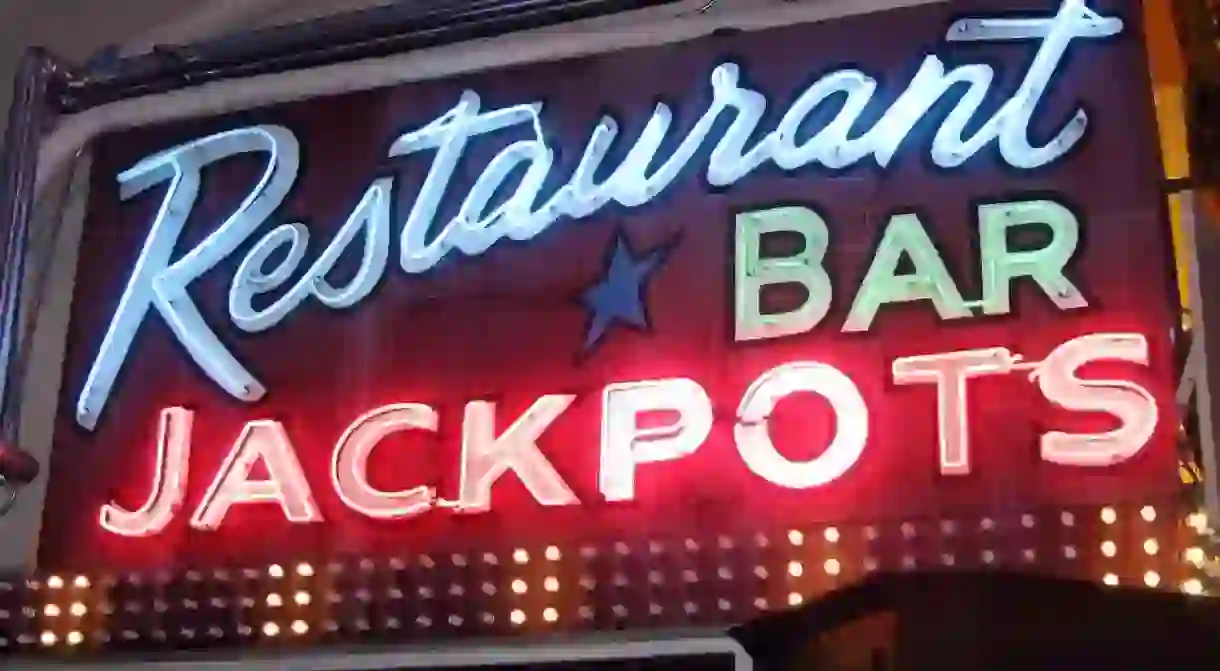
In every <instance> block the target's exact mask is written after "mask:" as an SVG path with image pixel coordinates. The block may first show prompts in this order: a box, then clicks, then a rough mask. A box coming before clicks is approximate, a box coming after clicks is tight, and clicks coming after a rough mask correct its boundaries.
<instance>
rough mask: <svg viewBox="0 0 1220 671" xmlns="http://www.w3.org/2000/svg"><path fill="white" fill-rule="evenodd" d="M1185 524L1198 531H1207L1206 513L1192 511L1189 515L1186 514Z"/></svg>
mask: <svg viewBox="0 0 1220 671" xmlns="http://www.w3.org/2000/svg"><path fill="white" fill-rule="evenodd" d="M1186 524H1188V525H1189V526H1190V528H1192V529H1194V530H1195V531H1198V532H1199V533H1203V532H1204V531H1207V513H1193V514H1191V515H1187V517H1186Z"/></svg>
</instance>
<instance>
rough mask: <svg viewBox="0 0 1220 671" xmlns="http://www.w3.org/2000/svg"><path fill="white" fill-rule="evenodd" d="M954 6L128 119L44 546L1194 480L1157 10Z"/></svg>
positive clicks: (434, 535) (379, 537)
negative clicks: (244, 108)
mask: <svg viewBox="0 0 1220 671" xmlns="http://www.w3.org/2000/svg"><path fill="white" fill-rule="evenodd" d="M951 4H952V6H951V7H949V6H946V5H944V4H941V3H937V4H934V5H928V6H922V7H916V8H909V9H902V10H895V11H893V12H887V13H885V14H877V15H867V16H858V17H852V18H846V19H842V20H838V21H835V22H833V23H819V24H808V25H796V26H791V27H784V28H778V29H771V30H767V31H762V32H750V33H739V34H735V35H731V36H715V37H707V38H702V39H698V40H693V41H689V42H683V43H677V44H669V45H664V46H657V47H652V48H646V49H635V50H629V51H623V52H617V53H611V54H605V55H600V56H596V57H588V58H582V59H576V60H567V61H560V62H551V63H539V64H533V65H528V66H523V67H516V68H512V69H503V70H496V71H490V72H484V73H478V74H471V75H466V76H461V77H455V78H452V79H447V80H443V81H433V82H424V83H416V84H408V85H403V86H400V87H397V88H393V89H384V90H377V91H371V92H367V93H360V94H352V95H345V96H339V97H331V98H324V99H317V100H310V101H308V102H302V103H294V104H288V105H282V106H277V107H270V108H266V109H259V110H255V111H251V112H248V113H242V114H240V115H234V116H231V117H223V118H209V119H202V120H193V121H190V122H185V123H180V124H174V125H167V126H162V127H154V128H141V129H135V130H131V131H124V132H122V133H116V134H113V135H110V136H107V137H105V138H102V139H101V140H100V141H99V142H98V143H97V147H96V152H97V153H96V160H95V162H94V171H95V173H94V180H93V189H92V195H91V201H90V210H89V219H88V222H87V227H86V231H85V234H84V240H83V241H82V246H81V260H80V268H79V274H78V277H77V283H76V296H75V301H74V305H73V313H72V325H71V333H70V342H69V348H68V354H67V359H66V363H65V377H64V383H63V391H62V404H61V411H60V416H59V420H58V429H57V432H56V448H55V453H54V463H53V465H52V480H51V489H50V493H49V499H48V503H47V506H46V511H47V517H46V520H47V521H46V524H45V525H44V532H43V534H44V537H43V542H42V556H43V561H44V562H45V564H46V565H48V566H51V567H91V568H92V567H98V566H108V567H159V566H172V565H176V566H182V565H189V566H209V565H216V564H227V563H231V562H237V563H247V562H269V561H274V560H282V559H285V558H307V557H316V556H329V555H332V554H336V553H360V554H363V555H381V554H393V553H399V552H403V551H433V550H440V549H445V548H459V547H460V548H467V549H476V550H477V549H480V548H488V549H491V548H506V547H507V548H511V547H515V546H516V547H520V546H521V545H523V544H550V543H556V544H561V543H565V542H573V541H583V540H584V539H604V538H623V537H628V538H641V537H654V536H667V535H669V536H681V535H682V534H684V533H686V532H688V531H689V530H692V529H699V530H701V531H702V532H709V533H725V534H732V533H740V532H743V531H745V532H748V531H750V530H753V529H758V528H781V529H782V528H787V527H789V526H801V525H809V524H814V523H828V522H846V521H869V520H887V519H909V518H915V517H929V516H931V517H934V516H940V515H948V514H952V513H954V512H955V511H957V512H960V511H963V510H972V511H988V510H997V509H1004V510H1011V509H1020V508H1025V507H1037V506H1048V505H1062V506H1069V505H1095V504H1097V505H1104V504H1110V503H1118V502H1122V501H1127V500H1142V499H1146V498H1147V497H1149V496H1154V495H1157V494H1159V493H1163V492H1168V491H1171V489H1172V488H1173V487H1175V486H1176V485H1175V458H1174V453H1173V447H1172V443H1173V436H1174V432H1175V428H1176V423H1177V420H1176V419H1175V417H1174V411H1173V407H1172V399H1171V394H1170V393H1169V390H1170V385H1171V382H1172V371H1171V361H1170V356H1171V354H1170V346H1171V330H1172V328H1173V323H1174V318H1173V311H1172V308H1171V305H1172V303H1171V298H1170V296H1171V290H1172V286H1173V285H1172V283H1171V282H1170V281H1169V277H1168V272H1169V271H1168V268H1169V264H1168V259H1169V255H1170V254H1169V250H1168V249H1167V245H1168V243H1167V236H1166V235H1165V231H1166V229H1165V224H1164V213H1163V202H1162V197H1161V195H1160V193H1159V190H1158V184H1157V179H1158V166H1159V163H1158V157H1157V154H1156V145H1155V134H1154V132H1153V130H1154V126H1153V118H1152V112H1151V95H1150V92H1149V86H1148V82H1147V73H1146V66H1145V61H1144V56H1143V51H1142V48H1141V46H1140V42H1139V40H1138V34H1139V31H1138V27H1139V26H1138V14H1139V12H1138V3H1135V2H1123V1H1120V0H1110V1H1106V2H1097V3H1091V6H1086V5H1085V4H1084V3H1083V2H1082V1H1081V0H1064V1H1063V2H1061V3H1056V2H1050V1H1049V0H1048V1H1040V2H1032V1H1031V2H1019V3H1017V2H1007V3H999V2H991V1H985V0H978V1H974V0H972V1H970V2H957V3H951ZM116 178H117V183H116Z"/></svg>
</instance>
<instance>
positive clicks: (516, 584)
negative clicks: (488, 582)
mask: <svg viewBox="0 0 1220 671" xmlns="http://www.w3.org/2000/svg"><path fill="white" fill-rule="evenodd" d="M528 590H529V586H528V585H526V584H525V581H524V580H514V581H513V591H514V592H516V593H517V594H525V593H526V592H527V591H528Z"/></svg>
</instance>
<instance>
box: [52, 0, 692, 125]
mask: <svg viewBox="0 0 1220 671" xmlns="http://www.w3.org/2000/svg"><path fill="white" fill-rule="evenodd" d="M678 1H679V0H447V1H444V2H438V1H437V0H411V1H401V2H397V3H392V4H388V5H384V6H380V7H375V8H372V9H365V10H360V11H354V12H346V13H342V14H336V15H334V16H331V17H327V18H322V19H317V20H314V21H306V22H301V23H295V24H290V25H286V26H279V27H274V28H266V29H262V30H256V31H252V32H247V33H243V34H240V35H236V36H233V37H226V38H222V39H216V40H211V41H206V42H201V43H198V44H191V45H183V46H172V47H162V48H157V49H154V50H153V53H151V54H144V55H140V56H134V57H131V58H127V59H122V60H120V61H118V62H117V63H112V64H110V65H109V66H108V67H104V68H99V69H96V70H94V71H92V72H86V73H84V75H83V76H82V77H81V78H79V79H77V80H75V81H72V82H70V83H69V85H68V88H67V91H66V92H65V93H66V95H65V96H64V100H63V101H62V103H63V109H62V111H64V112H79V111H82V110H85V109H88V108H90V107H96V106H98V105H103V104H106V103H108V102H114V101H116V100H122V99H126V98H133V97H136V96H141V95H148V94H153V93H163V92H166V91H172V90H175V89H180V88H185V87H187V86H193V85H196V84H201V83H204V82H209V81H216V80H219V79H231V78H235V77H249V76H254V75H260V74H269V73H276V72H283V71H285V70H291V69H299V68H306V67H317V66H322V65H330V64H334V63H340V62H345V61H351V60H356V59H361V58H374V57H379V56H386V55H390V54H395V53H402V52H406V51H412V50H416V49H423V48H428V47H435V46H440V45H445V44H454V43H458V42H463V41H467V40H475V39H486V38H490V37H496V36H499V35H504V34H507V33H511V32H516V31H521V30H529V29H533V28H540V27H545V26H552V25H558V24H562V23H567V22H570V21H576V20H580V19H588V18H594V17H598V16H607V15H611V14H616V13H620V12H625V11H631V10H636V9H643V8H646V7H654V6H661V5H667V4H672V3H676V2H678Z"/></svg>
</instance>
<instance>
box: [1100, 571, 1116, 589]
mask: <svg viewBox="0 0 1220 671" xmlns="http://www.w3.org/2000/svg"><path fill="white" fill-rule="evenodd" d="M1101 581H1102V582H1104V583H1105V584H1107V585H1110V586H1114V585H1117V584H1118V576H1116V575H1114V574H1113V573H1107V574H1106V575H1105V576H1103V577H1102V579H1101Z"/></svg>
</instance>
